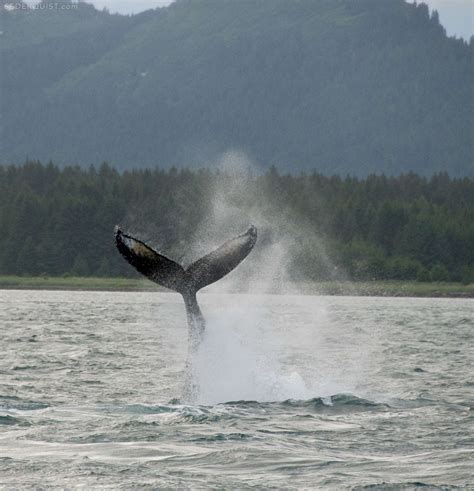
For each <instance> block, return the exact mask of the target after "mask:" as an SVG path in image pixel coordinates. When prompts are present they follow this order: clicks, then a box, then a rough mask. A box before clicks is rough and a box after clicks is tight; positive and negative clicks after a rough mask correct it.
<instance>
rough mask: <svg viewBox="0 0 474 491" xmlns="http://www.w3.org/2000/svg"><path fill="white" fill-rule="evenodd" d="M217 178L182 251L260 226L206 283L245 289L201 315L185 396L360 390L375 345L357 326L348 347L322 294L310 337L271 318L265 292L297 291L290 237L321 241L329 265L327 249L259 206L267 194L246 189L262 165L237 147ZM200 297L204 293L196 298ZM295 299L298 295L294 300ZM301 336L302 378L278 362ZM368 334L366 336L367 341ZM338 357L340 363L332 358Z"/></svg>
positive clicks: (305, 229)
mask: <svg viewBox="0 0 474 491" xmlns="http://www.w3.org/2000/svg"><path fill="white" fill-rule="evenodd" d="M219 171H220V173H221V175H222V178H221V179H219V180H217V181H216V184H215V186H214V188H213V189H211V190H210V193H209V200H210V203H211V206H210V213H209V214H208V215H207V216H206V217H205V218H204V219H203V221H202V222H201V223H200V224H199V225H198V226H197V229H196V232H195V234H194V238H193V240H192V245H191V247H190V248H189V252H188V254H187V255H186V256H185V261H184V262H185V263H190V262H192V261H193V260H195V259H197V258H199V257H200V256H202V255H204V254H206V253H207V252H209V251H211V250H213V249H215V248H216V247H218V246H219V245H220V244H222V243H223V242H224V241H225V240H227V239H229V238H231V237H233V236H235V235H236V234H238V233H241V232H244V231H245V230H246V229H247V228H248V226H249V225H250V224H252V225H255V226H256V227H257V229H258V235H259V238H258V240H257V244H256V246H255V248H254V250H253V251H252V252H251V254H250V255H249V257H248V258H246V259H245V260H244V262H243V263H242V264H241V265H239V266H238V267H237V268H236V270H234V271H233V272H231V273H230V274H229V275H228V276H227V277H225V278H224V279H222V280H220V281H219V282H217V283H215V284H213V285H211V286H210V287H208V288H207V289H205V291H212V292H216V293H217V292H219V293H225V292H236V291H239V292H246V293H247V295H245V296H240V297H239V302H238V303H230V304H228V305H223V306H222V308H220V309H219V310H214V311H211V312H209V314H206V317H207V318H208V320H207V328H206V332H205V335H204V339H203V342H202V344H201V346H200V348H199V351H198V353H197V354H196V357H195V358H194V359H193V361H192V363H191V364H190V370H191V371H192V379H193V386H194V387H197V388H198V393H197V395H196V394H193V395H192V396H189V395H187V394H183V397H184V400H185V401H188V402H194V403H196V402H198V403H201V404H215V403H220V402H226V401H231V400H255V401H281V400H285V399H290V398H292V399H307V398H310V397H314V396H315V395H318V396H321V395H331V394H334V393H338V392H343V391H347V392H351V393H353V392H354V390H356V388H360V385H361V383H360V382H361V380H363V379H364V375H363V372H364V369H365V368H366V365H367V361H368V360H369V358H370V352H371V350H372V346H374V344H376V335H375V333H374V332H371V333H370V336H369V335H367V334H366V335H364V333H363V332H362V330H361V331H360V332H359V335H358V336H356V337H353V339H352V340H351V345H350V347H347V346H345V345H344V343H343V342H342V343H341V342H340V341H341V340H342V341H343V340H344V333H342V332H339V329H338V327H337V326H336V325H334V324H335V323H334V322H333V321H331V320H330V319H329V318H328V316H327V313H326V309H325V305H324V301H323V300H319V301H317V302H314V303H313V304H312V305H311V309H312V319H311V327H312V328H313V333H312V335H311V336H307V333H305V332H304V331H305V329H306V328H307V327H308V326H303V329H301V327H302V326H301V325H299V324H298V323H296V322H294V320H293V321H292V320H291V319H288V323H285V329H284V330H282V332H278V333H275V330H274V329H273V327H274V325H275V324H278V323H279V322H281V319H275V318H272V317H271V316H270V317H269V316H268V312H266V310H265V308H264V307H262V306H263V305H264V304H265V297H264V295H265V294H268V293H272V292H281V291H285V290H287V289H288V288H291V289H292V290H293V291H298V287H297V285H295V284H294V283H293V282H292V278H294V274H292V270H291V268H292V253H293V252H294V249H295V242H296V241H297V240H298V239H299V238H301V237H303V236H304V237H311V238H312V240H313V242H314V243H315V244H317V245H318V249H319V250H318V253H319V259H320V260H321V261H322V262H324V263H326V265H327V268H329V269H331V268H333V266H332V265H331V264H330V260H329V258H328V257H327V255H326V253H325V247H324V245H323V244H322V241H321V240H318V239H317V238H315V234H316V232H315V231H314V230H313V229H311V228H310V227H309V226H308V225H307V224H305V223H304V222H303V221H302V220H301V219H300V220H299V222H295V221H294V217H293V220H292V222H289V220H288V217H287V216H286V215H285V214H276V213H275V212H274V211H272V210H267V213H265V207H264V206H263V207H262V206H261V202H260V200H262V201H264V202H265V201H266V202H270V196H265V195H261V194H260V195H259V196H258V200H259V201H258V202H256V201H254V200H255V199H257V196H256V195H255V193H254V190H252V189H251V186H252V181H251V180H250V176H252V175H255V174H258V173H259V169H258V168H257V167H256V166H255V165H253V164H252V162H251V161H250V159H249V158H248V157H247V156H246V155H245V154H243V153H241V152H237V151H234V152H228V153H227V154H225V155H223V156H222V158H221V160H220V162H219ZM200 298H201V299H202V301H204V299H203V295H201V296H200ZM296 299H297V297H295V301H297V300H296ZM327 329H329V330H330V331H331V332H332V336H334V338H333V339H334V342H335V344H337V345H338V346H337V349H338V350H339V352H338V353H336V352H334V351H332V350H333V348H334V347H333V346H330V345H325V344H324V341H322V339H321V338H319V339H318V334H317V333H318V330H320V332H324V331H325V330H327ZM302 336H303V337H304V336H306V337H307V339H306V340H305V341H306V345H307V346H308V347H310V348H311V350H312V352H313V356H312V357H311V359H309V360H308V368H309V370H308V374H306V377H305V376H304V375H303V374H302V373H299V371H298V370H297V369H296V368H295V369H294V370H283V369H282V366H281V364H280V363H279V361H278V358H279V355H281V353H283V352H285V351H288V350H289V349H290V350H291V348H290V347H289V346H288V343H291V339H292V338H294V337H296V338H298V339H301V337H302ZM369 339H370V342H369ZM341 355H343V356H344V359H345V363H344V365H343V366H341V365H340V364H339V363H338V361H337V360H339V358H340V356H341Z"/></svg>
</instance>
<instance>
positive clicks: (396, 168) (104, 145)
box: [0, 0, 473, 175]
mask: <svg viewBox="0 0 474 491" xmlns="http://www.w3.org/2000/svg"><path fill="white" fill-rule="evenodd" d="M1 16H2V30H3V35H2V39H4V40H5V42H4V43H3V45H2V48H1V51H0V53H1V57H2V58H1V64H2V68H3V70H2V76H1V77H2V78H1V88H2V97H1V104H2V115H3V118H2V123H1V125H2V126H1V133H2V149H1V152H0V160H1V161H3V162H21V161H22V160H24V159H25V157H26V156H27V155H29V156H30V157H35V158H40V159H43V160H48V159H50V158H51V159H53V160H54V161H55V162H58V163H79V164H82V165H88V164H91V163H99V162H101V161H103V160H107V161H109V162H111V163H113V164H116V165H119V166H121V167H135V166H145V165H146V166H152V165H161V166H171V165H186V166H189V165H191V166H193V165H202V164H206V165H210V164H212V162H213V161H214V160H215V159H216V158H217V157H218V155H219V154H220V153H221V152H224V151H226V150H228V149H229V148H237V149H241V150H243V151H245V152H247V153H248V155H249V156H250V157H251V158H252V159H254V160H255V161H257V162H258V163H260V164H262V165H265V166H268V165H271V164H275V165H277V166H279V167H280V168H283V169H285V170H304V169H313V168H315V169H317V170H319V171H322V172H326V173H328V172H331V173H333V172H340V173H354V174H361V175H363V174H367V173H369V172H377V171H379V172H388V173H394V174H397V173H399V172H403V171H408V170H414V171H417V172H420V173H423V174H430V173H432V172H435V171H439V170H447V171H449V172H450V173H451V174H453V175H465V174H472V169H471V168H472V116H471V111H472V89H471V85H472V61H473V56H472V55H473V49H472V44H471V45H467V44H466V43H465V42H463V41H460V40H455V39H451V38H447V37H446V35H445V33H444V30H443V28H442V27H441V26H440V25H439V23H438V20H437V17H436V15H432V16H431V17H430V16H429V14H428V9H427V7H426V6H425V5H418V6H414V5H410V4H406V3H404V2H403V1H402V0H387V1H386V2H376V1H374V0H361V1H358V2H354V1H351V0H331V1H328V0H320V1H317V2H316V1H312V0H311V1H310V0H300V1H296V0H248V1H245V2H236V1H235V0H228V1H221V2H219V3H217V2H215V1H213V0H194V1H181V2H177V3H175V4H172V5H171V6H170V7H168V8H162V9H156V10H154V11H147V12H144V13H142V14H139V15H136V16H131V17H127V16H120V15H110V14H108V13H107V12H99V11H97V10H95V9H94V8H93V7H92V6H89V5H85V4H80V5H79V8H78V9H76V10H71V11H67V12H63V11H47V10H44V11H30V12H23V11H12V12H2V13H1ZM58 19H61V22H59V24H60V25H61V29H60V30H57V29H56V30H55V29H53V28H52V27H54V26H57V25H58ZM48 26H49V27H48ZM18 32H23V33H24V36H18ZM13 33H15V34H13ZM50 33H54V35H53V34H50Z"/></svg>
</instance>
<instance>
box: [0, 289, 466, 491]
mask: <svg viewBox="0 0 474 491" xmlns="http://www.w3.org/2000/svg"><path fill="white" fill-rule="evenodd" d="M200 303H201V306H202V310H203V312H204V314H205V316H206V317H207V319H208V328H207V330H206V334H205V339H204V341H203V343H202V345H201V348H200V351H199V353H198V354H197V360H196V363H195V366H194V369H193V373H192V376H193V378H194V383H195V384H197V385H198V386H199V387H200V391H199V395H198V397H197V399H196V400H193V401H188V400H186V399H185V398H183V396H182V393H183V383H184V379H185V375H186V374H185V366H186V365H185V361H186V350H187V328H186V319H185V314H184V307H183V304H182V301H181V299H180V297H179V296H178V295H175V294H171V293H170V294H165V293H108V292H48V291H0V326H1V352H0V488H2V489H29V488H35V489H38V488H40V489H55V488H60V489H76V488H82V489H162V488H172V489H188V488H189V489H202V488H205V489H209V488H211V489H213V488H214V489H228V488H232V489H247V488H256V489H302V488H303V489H356V490H359V489H383V490H386V489H390V490H398V489H403V490H408V489H443V490H445V489H474V409H473V408H474V377H473V372H474V369H473V361H474V343H473V337H474V320H473V307H474V302H473V301H472V300H459V299H410V298H363V297H317V296H297V295H295V296H287V295H260V296H247V295H230V294H229V295H224V294H223V295H217V294H202V295H201V296H200Z"/></svg>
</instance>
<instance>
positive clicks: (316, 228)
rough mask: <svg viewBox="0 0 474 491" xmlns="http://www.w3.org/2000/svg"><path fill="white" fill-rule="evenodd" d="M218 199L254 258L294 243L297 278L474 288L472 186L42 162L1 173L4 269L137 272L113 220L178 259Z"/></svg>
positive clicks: (408, 178)
mask: <svg viewBox="0 0 474 491" xmlns="http://www.w3.org/2000/svg"><path fill="white" fill-rule="evenodd" d="M219 193H220V194H221V196H223V197H224V199H225V203H221V205H222V204H224V205H225V206H226V207H235V209H236V210H238V215H239V216H241V217H242V219H243V222H242V223H245V225H248V223H249V222H248V221H247V222H246V221H245V220H250V219H252V220H255V219H256V220H257V221H256V223H255V225H257V226H258V227H259V241H258V244H257V245H258V247H257V248H256V250H255V252H254V254H257V255H258V254H263V255H264V254H266V251H267V249H266V248H267V247H271V245H272V244H273V243H275V242H279V241H280V242H281V241H283V242H285V243H286V244H287V245H288V249H289V251H290V254H289V261H290V263H289V264H287V267H288V268H287V269H288V271H289V272H290V279H293V280H328V279H346V278H349V279H364V280H367V279H402V280H409V279H410V280H411V279H417V280H421V281H432V280H433V281H463V282H466V283H467V282H470V281H474V249H473V247H472V244H474V181H473V180H472V179H468V178H460V179H451V178H450V177H448V175H447V174H445V173H441V174H436V175H434V176H432V177H431V178H425V177H420V176H418V175H416V174H412V173H411V174H405V175H401V176H399V177H386V176H375V175H370V176H368V177H367V178H364V179H358V178H354V177H346V178H341V177H339V176H332V177H326V176H323V175H322V174H318V173H309V174H305V175H298V176H295V175H290V174H285V175H281V174H279V173H278V172H277V171H276V169H275V168H271V169H269V170H268V171H267V172H266V173H265V174H263V175H254V176H252V175H251V174H248V175H245V176H243V177H242V176H238V177H236V176H235V175H233V174H232V173H228V172H224V171H211V170H204V169H201V170H198V171H191V170H187V169H185V170H177V169H170V170H167V171H165V170H160V169H155V170H134V171H126V172H124V173H119V172H117V171H116V170H115V169H113V168H111V167H110V166H108V165H107V164H103V165H102V166H101V167H100V168H99V169H96V168H93V167H91V168H89V169H81V168H80V167H66V168H64V169H60V168H58V167H57V166H55V165H53V164H48V165H42V164H40V163H38V162H28V163H26V164H24V165H22V166H3V167H0V230H1V231H2V235H1V240H0V274H20V275H39V274H47V275H63V274H68V275H79V276H82V275H84V276H88V275H92V276H122V275H126V276H134V275H136V273H135V272H134V270H133V269H132V268H130V267H129V265H128V264H126V262H125V261H123V259H122V258H121V257H120V256H119V254H118V253H117V251H116V250H115V245H114V241H113V235H112V231H113V226H114V224H116V223H119V224H121V225H122V226H123V227H124V228H125V229H126V230H129V231H131V232H134V233H136V234H138V236H139V237H141V238H143V239H144V240H147V241H148V240H149V241H150V243H151V244H152V245H154V246H156V247H157V248H158V249H160V250H161V251H162V252H164V253H165V254H167V255H169V256H170V257H174V258H180V257H182V256H183V254H184V253H185V252H186V251H189V247H190V244H192V243H193V242H194V241H196V233H198V232H199V230H201V231H202V229H203V227H202V225H203V224H204V225H205V224H206V220H208V219H209V217H210V216H212V214H213V207H214V206H215V204H216V203H215V200H216V196H217V195H218V194H219ZM242 226H243V225H242ZM204 229H205V230H207V227H205V228H204ZM242 230H244V228H240V229H235V227H234V228H232V227H229V233H230V232H232V233H236V232H240V231H242ZM197 238H198V239H199V238H200V236H199V233H198V234H197ZM262 257H263V256H262Z"/></svg>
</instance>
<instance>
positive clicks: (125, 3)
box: [86, 0, 474, 40]
mask: <svg viewBox="0 0 474 491" xmlns="http://www.w3.org/2000/svg"><path fill="white" fill-rule="evenodd" d="M86 1H87V2H88V3H93V4H94V5H95V6H96V7H97V8H102V7H107V8H108V9H109V10H110V11H111V12H120V13H137V12H142V11H143V10H146V9H151V8H155V7H162V6H164V5H169V4H170V3H171V1H172V0H86ZM219 1H220V0H216V2H219ZM380 1H383V0H380ZM424 2H425V3H426V4H428V5H429V7H430V9H436V10H437V11H438V12H439V18H440V21H441V24H443V26H444V27H445V28H446V31H447V32H448V35H450V36H453V35H456V36H458V37H460V36H462V37H464V38H465V39H467V40H468V39H469V38H470V37H471V36H472V35H473V34H474V0H424ZM418 3H421V2H420V1H419V2H418Z"/></svg>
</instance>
